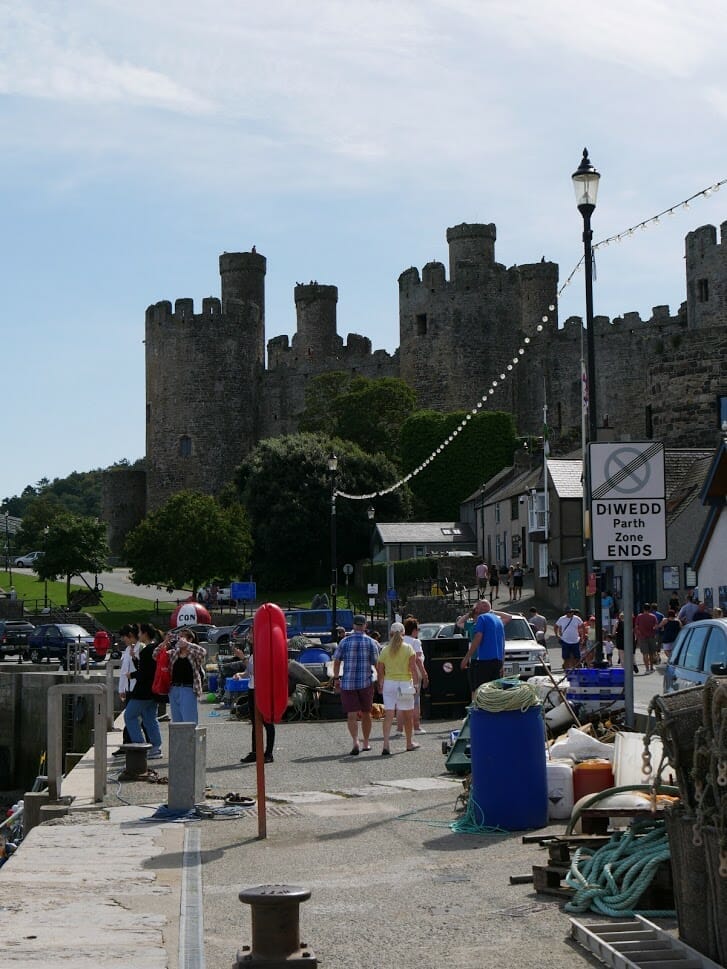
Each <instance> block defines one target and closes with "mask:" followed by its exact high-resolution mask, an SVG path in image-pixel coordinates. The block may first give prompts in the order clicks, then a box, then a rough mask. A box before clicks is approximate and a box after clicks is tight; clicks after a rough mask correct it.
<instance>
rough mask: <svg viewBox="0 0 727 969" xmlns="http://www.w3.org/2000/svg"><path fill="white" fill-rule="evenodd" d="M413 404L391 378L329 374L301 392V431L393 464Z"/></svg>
mask: <svg viewBox="0 0 727 969" xmlns="http://www.w3.org/2000/svg"><path fill="white" fill-rule="evenodd" d="M415 406H416V394H415V393H414V391H413V390H412V389H411V387H409V385H408V384H407V383H405V382H404V381H403V380H399V379H398V378H396V377H376V378H371V377H360V376H359V377H353V378H352V377H351V376H350V375H349V374H345V373H340V372H333V373H325V374H321V375H320V376H318V377H315V378H314V379H313V380H312V381H311V382H310V384H309V385H308V387H307V388H306V394H305V410H304V411H303V414H302V416H301V420H300V424H299V427H300V430H301V431H302V432H305V431H311V432H314V433H320V434H327V435H331V436H333V437H340V438H343V439H344V440H347V441H353V442H354V444H358V446H359V447H361V448H363V450H364V451H369V452H371V453H376V452H377V451H381V452H383V453H384V454H388V455H389V457H390V458H392V459H394V460H396V456H397V455H398V453H399V430H400V428H401V425H402V424H403V423H404V421H405V420H406V419H407V417H409V416H410V415H411V414H412V413H413V412H414V408H415Z"/></svg>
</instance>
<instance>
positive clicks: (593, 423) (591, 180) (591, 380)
mask: <svg viewBox="0 0 727 969" xmlns="http://www.w3.org/2000/svg"><path fill="white" fill-rule="evenodd" d="M600 178H601V176H600V174H599V173H598V172H597V171H596V169H595V168H594V167H593V165H592V164H591V159H590V158H589V157H588V149H587V148H584V149H583V158H582V159H581V163H580V165H579V166H578V168H577V169H576V170H575V172H573V175H572V179H573V189H574V191H575V195H576V205H577V206H578V211H579V212H580V213H581V215H582V216H583V263H584V265H583V271H584V274H585V277H586V349H587V353H588V369H587V374H588V441H589V443H591V444H593V443H595V442H596V441H597V440H598V414H597V405H596V399H597V398H596V346H595V335H594V332H593V248H592V241H593V230H592V229H591V216H592V215H593V213H594V211H595V208H596V198H597V196H598V183H599V180H600ZM585 457H586V456H585V455H584V458H585ZM589 464H590V462H589V461H588V460H585V468H586V475H585V483H586V510H587V527H588V531H587V535H586V563H587V565H586V568H587V570H588V571H589V572H593V575H594V578H595V583H596V589H595V600H594V602H595V609H594V613H595V620H596V624H595V638H596V661H597V662H600V661H601V660H602V659H603V624H602V617H601V586H600V577H599V569H598V566H597V565H596V563H595V562H594V561H593V534H592V529H591V487H590V467H589Z"/></svg>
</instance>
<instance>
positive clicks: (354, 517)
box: [236, 434, 410, 589]
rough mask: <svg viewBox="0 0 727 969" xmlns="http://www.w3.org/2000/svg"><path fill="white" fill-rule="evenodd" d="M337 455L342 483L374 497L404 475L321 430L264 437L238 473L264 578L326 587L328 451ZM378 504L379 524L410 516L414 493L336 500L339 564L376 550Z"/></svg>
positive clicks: (258, 569)
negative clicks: (371, 514)
mask: <svg viewBox="0 0 727 969" xmlns="http://www.w3.org/2000/svg"><path fill="white" fill-rule="evenodd" d="M331 451H334V452H335V453H336V455H337V457H338V475H337V478H336V488H337V490H338V491H342V492H346V493H348V494H356V495H358V494H372V493H374V492H376V491H379V490H381V489H383V488H386V487H387V486H388V485H390V484H393V483H394V482H395V481H396V480H397V471H396V468H395V466H394V464H393V463H392V461H391V460H390V459H389V458H388V457H386V456H385V455H383V454H366V453H365V452H364V451H362V450H361V449H360V448H359V447H357V446H356V445H355V444H351V443H350V442H348V441H342V440H340V439H336V438H329V437H325V436H324V435H320V434H291V435H288V436H287V437H278V438H269V439H267V440H264V441H261V442H260V443H259V444H258V446H257V447H256V448H255V450H254V451H252V453H251V454H250V455H249V456H248V457H247V459H246V460H245V461H244V462H243V464H242V465H240V467H239V468H238V469H237V472H236V484H237V487H238V489H239V495H240V498H241V500H242V501H243V503H244V505H245V507H246V508H247V511H248V514H249V515H250V525H251V528H252V535H253V540H254V543H255V561H256V573H257V575H258V577H259V579H260V581H261V582H264V583H266V584H268V585H275V586H276V587H277V588H283V589H284V588H292V587H294V586H295V585H297V584H300V583H301V581H302V582H305V583H306V584H310V583H311V582H312V581H316V582H320V583H321V584H322V585H323V586H327V585H328V583H329V580H330V568H331V549H330V544H331V533H330V513H331V481H330V476H329V474H328V470H327V469H328V456H329V455H330V453H331ZM369 504H372V505H373V506H374V508H375V511H376V518H377V519H378V520H379V521H402V520H406V518H408V516H409V510H410V494H409V491H408V488H406V487H402V488H400V489H398V490H397V491H395V492H392V493H391V494H388V495H383V496H381V497H377V498H373V499H371V500H368V499H366V500H362V501H359V500H352V499H349V498H345V497H343V495H340V496H338V497H337V499H336V523H337V526H336V539H337V556H336V558H337V562H338V564H339V569H340V566H341V565H343V563H344V562H347V561H349V562H355V561H356V560H357V559H361V558H366V557H367V556H368V554H369V541H370V538H371V532H372V524H371V522H370V521H369V520H368V517H367V514H366V509H367V507H368V505H369Z"/></svg>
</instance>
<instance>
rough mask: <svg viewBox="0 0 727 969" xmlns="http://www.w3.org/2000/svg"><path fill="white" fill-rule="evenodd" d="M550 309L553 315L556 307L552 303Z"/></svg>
mask: <svg viewBox="0 0 727 969" xmlns="http://www.w3.org/2000/svg"><path fill="white" fill-rule="evenodd" d="M548 309H549V310H550V312H551V313H553V312H554V311H555V306H554V305H553V304H552V303H551V304H550V306H549V307H548Z"/></svg>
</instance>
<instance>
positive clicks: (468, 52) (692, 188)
mask: <svg viewBox="0 0 727 969" xmlns="http://www.w3.org/2000/svg"><path fill="white" fill-rule="evenodd" d="M726 46H727V27H725V18H724V16H723V7H722V5H721V4H718V3H717V2H716V0H695V2H690V3H688V4H687V3H684V2H681V0H672V2H661V0H631V2H628V3H627V2H625V0H610V2H609V3H608V4H599V5H595V4H594V5H592V7H589V6H588V5H586V4H583V3H576V2H571V0H548V2H547V3H542V2H535V0H521V2H520V3H518V4H517V5H513V4H511V3H510V2H507V0H502V2H501V0H347V2H346V0H308V2H306V3H305V4H300V3H299V2H292V0H267V2H265V3H263V2H259V0H246V2H240V0H238V2H230V0H224V2H222V0H205V3H204V4H200V3H199V2H191V0H189V2H188V0H157V2H156V3H149V2H148V0H147V2H144V3H141V2H139V0H95V2H92V0H74V2H73V3H72V4H68V3H66V2H62V3H61V2H54V0H42V2H41V0H24V2H23V3H18V2H17V0H13V2H9V0H0V131H2V151H1V152H0V173H1V176H2V177H1V178H0V206H1V209H0V210H1V211H2V219H1V221H0V246H1V252H0V257H1V260H2V262H1V265H2V269H3V273H2V275H3V286H2V310H1V314H2V315H1V317H0V318H1V319H2V330H1V335H2V340H1V343H0V347H1V348H2V361H3V371H2V372H3V380H4V389H5V393H4V394H3V395H2V400H3V404H2V412H3V417H4V420H3V449H2V450H3V456H4V457H3V460H2V464H1V465H0V498H2V497H3V496H6V495H11V494H15V493H19V492H20V491H21V490H22V488H23V487H24V486H25V485H26V484H32V483H35V482H37V481H38V480H39V479H40V478H42V477H44V476H45V477H49V478H53V477H60V476H64V475H66V474H68V473H69V472H70V471H72V470H88V469H90V468H94V467H104V466H106V465H108V464H111V463H112V462H114V461H115V460H118V459H120V458H128V459H130V460H135V459H136V458H138V457H140V456H142V455H143V452H144V355H143V350H144V348H143V344H142V340H143V337H144V311H145V309H146V307H147V306H148V305H149V304H150V303H154V302H157V301H158V300H161V299H170V300H174V299H177V298H180V297H192V298H193V299H194V301H195V306H196V307H197V308H201V300H202V298H203V297H205V296H209V295H219V276H218V268H217V259H218V255H219V253H221V252H223V251H230V252H232V251H239V250H246V249H249V248H250V247H251V246H252V245H253V244H254V245H256V246H257V249H258V251H259V252H262V253H264V254H265V255H266V256H267V259H268V275H267V291H266V300H267V307H266V317H267V320H266V335H267V337H268V338H270V337H273V336H276V335H278V334H281V333H289V334H292V333H293V331H294V327H295V311H294V305H293V287H294V285H295V283H296V281H298V280H300V281H308V280H309V279H317V280H318V281H319V282H325V283H333V284H335V285H337V286H338V287H339V304H338V330H339V333H340V334H341V335H343V336H344V338H345V336H346V334H348V333H349V332H355V333H362V334H365V335H367V336H369V337H370V338H371V339H372V342H373V345H374V347H376V348H378V347H381V348H384V349H387V350H393V349H394V348H395V347H396V345H397V343H398V315H397V308H398V293H397V285H396V280H397V277H398V275H399V273H400V272H401V271H402V270H404V269H406V268H407V267H408V266H411V265H416V266H419V267H421V266H422V265H423V264H424V263H425V262H427V261H429V260H430V259H439V260H442V261H444V262H445V263H446V261H447V249H446V241H445V231H446V228H447V226H450V225H456V224H457V223H459V222H495V223H496V224H497V230H498V240H497V250H496V254H497V259H498V261H499V262H502V263H505V264H506V265H512V264H514V263H527V262H535V261H537V260H539V259H540V258H541V256H545V257H546V258H547V259H552V260H554V261H556V262H558V263H559V264H560V271H561V281H563V280H565V278H566V277H567V275H568V273H569V272H570V270H571V269H572V267H573V266H574V265H575V263H576V262H577V261H578V259H579V258H580V255H581V252H582V242H581V227H582V224H581V217H580V215H579V213H578V212H577V210H576V208H575V202H574V197H573V191H572V187H571V183H570V175H571V173H572V172H573V170H574V169H575V168H576V166H577V165H578V162H579V160H580V156H581V151H582V149H583V146H584V145H587V146H588V148H589V150H590V154H591V158H592V161H593V163H594V164H595V165H596V166H597V168H598V169H599V171H600V172H601V174H602V179H601V188H600V194H599V200H598V201H599V204H598V208H597V210H596V213H595V215H594V235H595V238H596V239H601V238H604V237H606V236H609V235H612V234H615V233H616V232H619V231H620V230H622V229H624V228H626V227H628V226H629V225H632V224H634V223H638V222H640V221H642V220H643V219H646V218H648V217H649V216H651V215H653V214H655V213H656V212H658V211H660V210H662V209H664V208H667V207H668V206H670V205H672V204H674V203H677V202H679V201H681V200H682V199H684V198H686V197H687V196H689V195H691V194H693V193H694V192H696V191H698V190H700V189H702V188H705V187H707V186H710V185H712V184H714V183H715V182H717V181H719V180H720V179H722V178H724V177H726V176H727V156H726V154H725V140H726V139H725V121H726V119H727V86H726V85H725V76H724V68H723V64H724V50H725V47H726ZM726 219H727V186H725V187H724V188H723V189H722V191H721V192H719V193H714V194H710V196H709V197H707V198H703V199H699V200H697V201H695V202H694V203H692V205H691V206H690V207H689V209H688V210H685V209H681V208H680V209H678V210H677V212H676V214H675V215H674V217H672V218H668V219H663V220H661V224H660V225H659V226H658V227H655V228H651V229H648V230H647V231H643V232H638V233H636V234H635V235H634V236H633V237H630V238H629V239H628V240H627V241H624V242H623V243H621V244H620V245H617V246H616V245H612V246H609V247H608V248H605V249H602V250H600V251H599V253H598V258H597V268H598V278H597V281H596V284H595V309H596V312H597V313H599V314H604V315H607V316H616V315H619V314H621V313H623V312H627V311H630V310H638V311H639V312H641V314H642V316H644V317H648V315H649V314H650V311H651V307H652V306H654V305H659V304H664V303H668V304H670V306H671V308H672V311H676V309H677V308H678V306H679V304H680V302H681V301H682V300H683V299H684V298H685V296H684V275H683V252H684V242H683V239H684V236H685V234H686V233H687V232H688V231H690V230H691V229H693V228H696V227H697V226H699V225H703V224H705V223H712V224H715V225H719V224H720V222H722V221H724V220H726ZM582 314H583V277H582V275H579V276H578V277H576V279H575V281H574V283H573V284H572V285H571V286H570V287H569V288H568V289H567V290H566V291H565V292H564V293H563V296H562V298H561V301H560V306H559V315H560V319H561V320H564V319H565V318H566V317H568V316H570V315H582ZM477 396H479V395H478V394H476V393H474V392H473V402H474V401H475V400H476V398H477Z"/></svg>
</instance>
